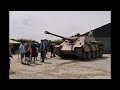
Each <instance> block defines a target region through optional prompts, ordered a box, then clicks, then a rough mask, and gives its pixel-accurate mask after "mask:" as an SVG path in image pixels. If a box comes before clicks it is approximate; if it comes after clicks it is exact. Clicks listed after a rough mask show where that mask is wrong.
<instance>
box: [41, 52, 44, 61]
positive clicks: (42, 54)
mask: <svg viewBox="0 0 120 90" xmlns="http://www.w3.org/2000/svg"><path fill="white" fill-rule="evenodd" d="M41 58H42V62H44V51H41Z"/></svg>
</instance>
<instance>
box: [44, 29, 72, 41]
mask: <svg viewBox="0 0 120 90" xmlns="http://www.w3.org/2000/svg"><path fill="white" fill-rule="evenodd" d="M45 34H50V35H53V36H57V37H60V38H63V39H67V40H71V39H70V38H66V37H63V36H60V35H56V34H53V33H50V32H48V31H45Z"/></svg>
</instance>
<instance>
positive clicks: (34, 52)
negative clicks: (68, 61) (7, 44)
mask: <svg viewBox="0 0 120 90" xmlns="http://www.w3.org/2000/svg"><path fill="white" fill-rule="evenodd" d="M48 48H49V49H50V52H51V55H50V57H51V58H52V57H55V53H54V48H55V44H54V43H51V44H50V45H48V44H47V42H45V41H44V40H41V43H40V44H39V43H36V42H35V41H32V42H23V41H22V42H21V44H20V46H19V49H18V52H19V53H18V59H19V54H20V59H21V64H24V65H30V64H31V62H32V61H33V63H35V62H36V60H39V59H38V58H37V57H38V53H39V52H40V60H41V62H42V63H44V59H45V58H46V59H47V52H48ZM9 57H12V56H11V52H10V51H9ZM9 60H10V59H9ZM9 66H10V63H9ZM9 69H10V68H9Z"/></svg>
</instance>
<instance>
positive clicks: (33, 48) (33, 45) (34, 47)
mask: <svg viewBox="0 0 120 90" xmlns="http://www.w3.org/2000/svg"><path fill="white" fill-rule="evenodd" d="M31 49H32V57H34V63H35V58H36V56H37V52H36V44H35V41H33V42H32V45H31Z"/></svg>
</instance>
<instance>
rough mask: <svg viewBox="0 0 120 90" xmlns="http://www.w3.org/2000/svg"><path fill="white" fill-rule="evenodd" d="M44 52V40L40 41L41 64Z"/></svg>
mask: <svg viewBox="0 0 120 90" xmlns="http://www.w3.org/2000/svg"><path fill="white" fill-rule="evenodd" d="M44 50H45V44H44V40H41V44H40V53H41V58H42V61H41V62H44Z"/></svg>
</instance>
